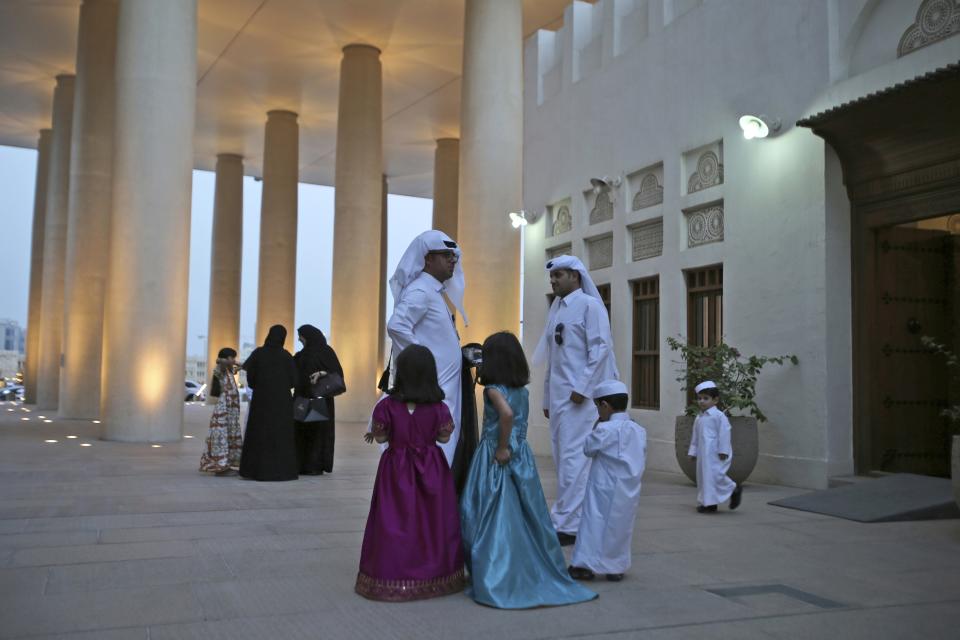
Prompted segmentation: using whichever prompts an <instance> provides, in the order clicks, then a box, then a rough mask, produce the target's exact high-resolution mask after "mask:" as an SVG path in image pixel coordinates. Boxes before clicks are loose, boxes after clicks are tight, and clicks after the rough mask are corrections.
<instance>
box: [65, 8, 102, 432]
mask: <svg viewBox="0 0 960 640" xmlns="http://www.w3.org/2000/svg"><path fill="white" fill-rule="evenodd" d="M116 50H117V2H116V0H84V3H83V5H82V6H81V7H80V33H79V36H78V38H77V80H76V92H75V97H74V103H73V141H72V143H71V145H70V153H71V156H70V205H69V214H68V216H67V219H68V222H67V257H66V268H65V270H64V271H65V277H64V292H63V293H64V308H63V369H62V375H61V376H60V407H59V412H58V413H59V415H60V417H63V418H87V419H89V418H98V417H100V362H101V357H102V353H103V305H104V297H105V294H106V284H107V268H108V266H109V263H110V261H109V252H110V211H111V206H110V205H111V201H112V199H113V180H112V178H113V112H114V99H115V94H114V80H113V78H114V68H115V66H116Z"/></svg>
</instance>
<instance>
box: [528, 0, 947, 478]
mask: <svg viewBox="0 0 960 640" xmlns="http://www.w3.org/2000/svg"><path fill="white" fill-rule="evenodd" d="M958 61H960V5H958V4H957V3H954V2H939V1H937V0H924V1H922V2H921V1H920V0H916V1H902V0H886V1H884V0H854V1H844V0H801V1H798V2H789V3H771V2H766V1H764V0H739V1H725V2H717V1H709V0H707V1H703V2H701V1H699V0H663V1H659V0H658V1H654V0H649V1H648V0H599V1H598V2H595V3H586V2H574V3H573V4H572V5H570V6H568V7H567V9H566V12H565V14H564V21H563V27H562V28H560V29H559V30H557V31H545V30H541V31H540V32H538V33H537V34H536V35H534V36H533V37H530V38H528V39H527V40H526V48H525V67H524V68H525V82H524V87H525V96H524V102H525V117H524V208H525V210H526V212H527V217H528V219H532V220H535V222H533V223H531V224H529V225H528V226H527V227H525V231H524V233H525V265H524V266H525V276H524V278H525V282H524V303H523V308H524V323H523V324H524V346H525V348H526V349H527V351H528V353H532V350H533V348H534V346H535V345H536V342H537V339H538V338H539V335H540V331H541V330H542V327H543V324H544V321H545V317H546V312H547V309H548V299H547V297H546V294H547V293H548V292H549V286H548V281H547V275H546V272H545V270H544V263H545V261H546V260H547V259H549V258H550V257H552V256H554V255H557V254H560V253H572V254H574V255H577V256H579V257H581V258H582V259H583V261H584V263H585V264H586V265H587V266H588V268H589V269H590V270H591V274H592V276H593V279H594V280H595V281H596V282H597V284H598V285H599V286H600V289H601V292H602V294H603V295H604V297H605V298H606V300H605V302H606V303H607V305H608V307H609V309H610V310H611V314H610V315H611V324H612V328H613V335H614V340H615V345H616V357H617V362H618V365H619V369H620V373H621V377H622V378H623V380H624V381H626V382H627V383H628V386H629V387H630V389H631V396H632V397H631V404H632V408H631V410H630V412H631V415H632V416H633V417H634V418H635V419H636V420H637V421H638V422H639V423H640V424H642V425H644V426H645V427H646V428H647V432H648V447H649V448H648V466H649V468H652V469H661V470H672V471H675V470H677V468H678V467H677V461H676V453H675V450H674V449H675V436H674V429H675V418H676V416H678V415H680V414H681V413H682V412H683V408H684V406H685V404H686V396H685V394H684V393H683V392H682V391H681V389H680V384H679V383H678V382H677V381H676V378H677V376H678V373H677V362H676V361H677V360H679V358H678V357H677V354H676V353H674V352H671V351H670V350H669V349H668V347H667V344H666V339H667V338H668V337H676V338H677V339H679V340H682V341H688V342H692V343H695V344H712V343H714V342H715V341H717V340H719V339H721V338H722V339H724V340H725V341H726V342H728V343H729V344H731V345H734V346H735V347H737V348H738V349H739V350H740V351H741V352H743V353H744V354H763V355H781V354H795V355H797V356H798V357H799V360H800V364H799V365H798V366H785V367H782V368H776V367H774V368H771V369H767V370H764V372H763V374H762V375H761V377H760V382H759V385H758V401H759V403H760V405H761V406H762V407H763V409H764V412H765V413H766V414H767V416H768V417H769V421H768V422H767V423H764V424H761V425H760V457H759V462H758V465H757V468H756V471H755V472H754V474H753V476H752V478H753V479H754V480H756V481H768V482H775V483H781V484H789V485H796V486H804V487H826V486H827V485H828V484H829V482H830V479H831V478H834V477H837V476H843V475H847V474H851V473H853V472H854V471H857V472H868V471H871V470H898V471H903V470H913V471H918V472H921V473H927V472H930V473H935V474H936V473H937V471H936V468H934V467H931V466H929V465H930V464H934V462H931V461H924V460H925V459H923V460H922V457H923V456H928V457H935V456H937V455H940V453H938V452H937V448H938V446H939V445H937V442H939V439H940V438H941V435H942V434H940V431H939V430H942V429H944V428H945V427H943V423H942V421H941V420H940V419H939V418H938V415H937V412H936V411H935V410H934V409H935V408H936V407H937V406H942V405H943V404H944V403H945V401H946V399H947V398H946V396H947V394H949V393H955V392H952V391H951V390H949V389H947V388H944V389H941V388H940V386H936V388H934V387H933V386H931V385H927V386H926V387H923V388H918V389H915V390H913V391H910V390H907V389H905V388H904V386H903V383H902V382H901V383H900V386H899V387H896V382H895V381H894V382H891V381H889V380H888V381H886V382H884V381H883V380H879V379H875V380H873V381H872V382H868V381H867V379H866V378H865V375H866V373H867V372H868V371H870V370H871V369H872V370H874V371H875V370H877V369H878V367H879V368H880V369H884V370H885V369H886V368H887V367H889V368H890V369H889V370H890V371H891V372H892V371H894V370H897V369H899V368H900V367H901V364H898V361H897V360H896V358H897V353H898V352H897V350H898V349H900V350H905V352H910V351H911V350H912V354H922V355H919V356H918V355H910V357H912V358H920V357H922V358H924V360H923V364H921V365H917V366H919V367H920V369H922V370H923V371H925V372H931V371H933V372H936V371H939V369H938V368H937V367H940V365H939V364H937V363H936V362H934V360H932V358H933V357H934V356H932V355H930V354H928V353H922V352H923V348H922V345H921V344H920V342H919V338H920V337H921V335H925V334H928V333H931V334H932V335H934V336H935V337H939V338H941V339H945V340H948V341H949V339H950V336H953V335H958V333H957V331H956V330H955V329H956V328H957V327H958V326H960V325H958V324H957V321H956V317H957V314H956V312H955V311H954V309H956V308H957V303H958V302H960V300H958V294H957V291H958V287H957V279H956V275H957V274H956V269H955V267H954V266H951V265H955V264H956V262H957V261H954V262H951V260H953V258H952V257H951V256H954V255H955V253H954V252H955V251H956V249H955V247H956V246H957V242H956V240H957V234H958V233H960V217H958V216H956V215H953V216H951V215H949V212H950V209H949V207H948V206H946V205H944V206H943V207H930V208H928V209H924V208H923V207H919V208H918V207H914V208H913V209H912V211H911V212H910V213H909V215H905V216H904V217H902V218H898V219H897V220H890V221H888V222H887V223H886V224H885V226H884V225H880V226H877V225H873V226H871V227H870V230H865V231H864V232H863V233H864V235H862V236H861V235H860V233H859V232H858V226H857V225H858V224H859V223H858V222H857V220H858V217H857V216H858V214H857V207H858V206H859V205H857V202H856V198H854V204H855V205H856V206H854V207H853V208H852V207H851V194H850V193H848V191H849V190H850V189H851V182H850V177H851V175H853V174H852V173H851V168H850V167H849V166H848V164H847V163H848V161H849V154H847V155H845V154H844V153H842V151H843V149H844V147H843V146H842V145H841V144H840V143H839V142H836V143H835V144H828V143H826V142H825V141H824V138H823V137H821V135H822V133H819V132H817V126H816V124H807V125H805V126H798V124H797V123H798V121H802V120H803V119H805V118H808V119H809V118H811V117H813V116H816V115H817V114H821V113H826V114H827V117H828V119H829V117H832V116H831V115H830V114H831V113H833V112H832V111H829V110H833V109H835V108H837V107H840V106H841V105H844V104H846V103H850V102H851V101H858V100H862V99H864V97H866V96H869V94H872V93H874V92H883V91H884V90H888V91H889V90H890V88H891V87H894V85H896V84H897V83H903V82H909V81H911V80H913V79H915V78H917V77H918V76H921V75H923V74H926V73H930V72H934V71H935V70H937V69H941V70H943V69H944V68H946V67H948V66H949V65H951V64H954V63H957V62H958ZM955 75H956V74H952V72H950V71H949V70H948V71H942V72H941V76H943V77H947V79H946V80H943V81H944V82H947V83H951V84H950V86H951V87H953V86H954V85H955V84H956V82H955ZM938 77H940V76H938ZM904 90H913V89H910V88H909V87H908V88H907V89H904ZM951 91H953V89H951ZM944 95H945V96H953V95H954V94H953V93H947V94H944ZM886 99H887V97H884V96H880V97H878V98H877V99H876V100H875V101H874V102H876V103H877V104H879V102H880V101H882V100H886ZM953 99H954V98H947V97H944V98H943V100H953ZM888 101H889V100H888ZM874 102H870V105H872V104H874ZM928 102H933V101H932V100H930V101H928ZM950 104H953V102H950ZM870 105H868V107H869V106H870ZM871 108H872V107H871ZM841 111H842V110H841ZM747 114H752V115H756V116H761V115H762V116H764V120H765V121H767V122H769V123H770V125H771V127H772V128H776V124H777V121H779V130H776V131H773V130H772V131H771V135H770V136H769V137H767V138H765V139H753V140H748V139H745V137H744V135H743V133H742V131H741V128H740V126H739V124H738V120H739V118H740V117H741V116H743V115H747ZM909 117H910V116H909V113H903V114H901V116H899V117H898V116H897V114H896V113H895V112H892V113H890V114H888V115H886V116H885V117H884V118H883V119H882V120H880V123H881V125H883V126H886V125H887V124H895V123H896V121H897V120H898V119H904V120H908V119H909ZM811 122H812V121H811ZM941 125H942V126H943V127H945V128H947V129H949V128H950V124H949V121H945V122H944V123H941ZM811 127H812V128H813V129H814V130H811ZM952 127H953V129H956V123H955V120H954V121H953V125H952ZM849 128H850V127H848V129H849ZM835 146H836V148H835ZM948 146H949V145H948ZM900 155H901V156H902V157H906V156H907V155H909V154H906V153H902V154H900ZM955 155H956V152H954V156H955ZM955 160H956V158H952V159H951V158H945V159H937V160H936V162H938V163H940V165H938V166H941V167H946V169H945V170H944V171H946V173H944V172H943V171H941V173H940V174H939V175H940V176H941V177H940V178H939V180H941V181H943V180H947V179H949V180H954V179H955V178H956V169H955V168H956V165H955V164H951V163H953V162H955ZM907 168H909V169H910V170H913V171H916V170H919V169H913V166H911V167H906V168H903V169H901V170H898V171H900V173H897V174H896V175H895V176H884V177H883V179H884V180H888V181H889V184H890V185H894V183H895V182H896V181H897V180H899V182H896V184H897V185H901V186H895V185H894V186H890V189H891V190H892V189H894V188H897V189H899V188H902V184H903V183H904V178H903V176H905V175H907ZM951 172H952V173H951ZM845 175H846V178H847V181H846V184H845ZM944 176H946V178H944ZM591 178H598V179H599V180H595V181H594V184H591ZM871 179H874V178H873V177H871ZM877 179H879V178H877ZM931 180H934V179H933V178H931ZM595 184H596V185H599V186H594V185H595ZM911 184H913V183H911ZM851 193H852V192H851ZM952 211H953V213H956V212H957V211H960V207H958V208H955V209H953V210H952ZM894 223H899V224H894ZM922 228H925V229H926V230H927V231H922V230H920V229H922ZM864 229H867V227H864ZM923 233H926V234H927V236H924V237H923V238H919V237H914V236H916V235H917V234H923ZM884 234H887V236H889V237H887V236H884ZM889 234H895V237H894V236H890V235H889ZM910 234H913V235H910ZM908 235H909V236H910V237H909V238H907V239H906V240H904V239H903V238H904V236H908ZM859 238H865V239H866V240H864V241H863V243H861V240H860V239H859ZM884 242H886V243H887V244H886V245H884V244H883V243H884ZM918 242H931V243H934V244H933V245H931V246H935V247H936V249H934V250H931V251H932V252H933V254H935V255H937V256H939V257H938V258H937V260H940V262H937V263H936V265H933V266H931V267H930V268H932V269H933V270H935V271H936V270H937V269H939V272H938V273H942V274H943V276H944V277H943V285H942V286H941V287H940V290H938V291H939V292H930V291H928V292H925V293H918V292H917V287H913V285H910V284H905V285H904V286H905V287H907V288H908V289H909V288H911V287H913V291H912V292H908V293H907V294H905V295H900V296H899V297H898V296H895V295H894V296H890V295H889V292H888V300H887V302H883V301H882V296H883V292H882V291H879V290H878V291H877V295H876V296H875V299H874V298H870V299H863V300H861V298H859V297H858V292H859V291H862V290H863V283H864V282H865V280H864V279H863V278H861V277H859V275H858V274H861V273H866V272H865V271H864V269H866V266H865V265H866V264H867V263H866V261H867V259H868V256H866V253H869V254H870V255H871V256H872V255H873V253H871V252H873V251H874V248H875V247H883V246H886V247H891V246H893V247H897V246H900V245H903V246H908V247H912V249H911V251H913V250H914V249H916V247H918V246H919V245H917V243H918ZM858 243H859V244H858ZM951 243H952V244H951ZM861 246H864V247H868V250H867V251H866V253H864V254H862V255H861V252H860V251H859V250H858V247H861ZM924 246H926V245H924ZM922 251H926V249H923V250H922ZM876 252H877V253H876V255H877V256H881V257H878V258H876V260H877V261H878V262H877V264H881V262H882V260H887V259H888V258H886V257H884V256H887V255H890V252H889V251H887V252H884V251H882V250H881V249H879V248H878V249H876ZM933 254H931V255H933ZM918 255H927V254H923V253H921V254H918ZM871 259H872V258H871ZM901 267H902V268H900V267H890V269H891V273H904V272H908V273H913V274H915V276H917V277H916V278H915V279H916V280H918V281H920V280H923V281H926V280H924V279H923V278H922V277H919V275H920V272H919V271H918V270H919V269H921V267H919V266H916V265H915V264H913V263H910V264H909V265H906V266H904V265H901ZM951 269H952V270H953V272H952V273H949V272H950V271H951ZM870 277H873V276H872V275H871V276H870ZM898 299H902V300H901V302H902V304H903V305H906V306H904V307H903V308H902V309H901V311H899V312H897V313H902V314H903V315H904V316H905V318H904V326H906V322H907V319H906V318H907V317H912V316H913V315H917V316H918V317H920V316H919V314H921V313H927V312H928V311H929V308H930V307H936V309H938V310H937V311H936V314H937V315H936V319H935V320H934V319H933V318H932V317H931V318H929V319H928V321H925V322H924V323H922V324H923V326H922V327H921V328H917V327H915V328H916V329H917V330H916V331H913V332H912V333H910V334H909V335H907V334H906V333H904V335H903V336H901V335H900V334H899V333H897V336H896V337H893V338H891V337H889V336H887V337H886V338H884V337H883V336H879V335H873V334H869V335H868V333H869V332H868V330H867V329H866V327H868V326H869V327H873V326H874V325H876V324H877V322H878V318H885V317H887V315H885V314H886V313H887V312H886V311H883V309H881V308H879V307H878V310H879V311H880V313H881V315H873V314H871V313H867V312H865V311H864V309H867V307H866V306H865V305H874V304H876V305H881V306H882V305H883V304H888V305H889V304H890V300H893V303H897V300H898ZM914 299H918V300H919V299H930V300H937V301H939V302H938V304H939V306H936V305H930V304H926V306H925V307H924V303H922V302H921V303H917V302H916V301H915V300H914ZM858 300H860V302H857V301H858ZM856 305H860V315H859V316H858V315H857V311H856V310H855V308H854V307H855V306H856ZM910 305H913V306H910ZM921 307H924V308H923V309H921ZM869 308H870V309H873V308H874V307H872V306H871V307H869ZM884 308H886V307H884ZM890 308H892V307H890ZM914 309H917V310H916V311H914ZM890 313H893V312H890ZM914 322H916V324H917V325H920V324H921V323H920V322H919V321H918V320H916V319H914ZM871 330H872V329H871ZM897 331H898V332H899V328H898V329H897ZM861 343H862V344H861ZM867 343H869V344H867ZM858 345H860V346H858ZM891 345H893V346H891ZM885 349H886V350H887V351H890V350H892V351H893V354H892V356H891V355H890V354H888V353H886V352H885V351H884V350H885ZM864 354H866V355H864ZM905 357H906V356H905ZM884 358H887V359H886V360H885V359H884ZM902 366H914V365H912V364H911V365H902ZM542 375H543V372H542V371H536V372H535V377H534V381H533V384H532V385H531V390H532V395H531V403H532V405H531V412H530V415H531V420H532V421H533V424H532V425H531V427H532V428H531V439H532V440H533V442H534V443H535V446H536V447H537V448H538V449H539V451H540V452H543V453H546V452H547V451H549V430H548V427H547V425H546V420H545V419H543V418H542V414H541V412H540V403H541V398H542V379H543V378H542ZM892 375H893V374H892V373H891V374H890V375H889V376H888V377H891V376H892ZM925 375H926V374H925ZM924 379H926V378H924ZM944 379H945V378H944ZM883 384H888V385H890V384H893V385H894V387H895V388H896V389H897V390H896V391H890V392H889V393H887V392H884V393H886V395H880V396H879V398H877V397H876V392H871V391H870V390H871V389H877V388H880V386H882V385H883ZM936 385H941V383H940V382H937V383H936ZM868 393H874V395H873V396H871V397H874V398H875V400H874V401H868V404H869V402H872V403H873V405H874V406H879V407H881V408H883V409H884V410H888V411H887V414H889V415H886V416H885V417H884V416H880V415H879V413H878V412H877V411H874V413H872V414H869V413H867V411H868V409H869V407H867V406H863V407H861V406H860V405H859V404H858V403H859V402H860V400H859V398H862V397H865V394H868ZM910 393H915V394H919V395H914V396H913V397H906V396H909V395H910ZM898 394H900V395H899V396H898ZM924 394H926V395H924ZM931 394H932V395H931ZM921 398H922V399H921ZM911 403H913V404H911ZM918 403H927V404H929V405H930V406H927V407H925V408H922V409H921V408H920V407H919V404H918ZM938 403H939V404H938ZM887 405H889V406H887ZM897 411H901V413H897ZM918 411H926V413H924V414H923V415H921V414H919V413H917V412H918ZM912 421H916V423H917V425H919V426H923V425H926V428H927V429H928V430H932V431H937V434H934V435H929V437H927V436H908V435H904V431H905V430H908V429H912V428H913V427H914V425H913V424H911V422H912ZM924 421H925V422H924ZM921 422H922V423H923V424H921ZM881 423H885V424H887V425H888V426H883V425H882V424H881ZM890 425H894V426H890ZM896 425H899V426H896ZM871 434H872V435H871ZM911 438H913V439H914V440H916V441H912V440H911ZM924 438H926V440H924ZM946 451H947V452H948V451H949V449H947V450H946ZM947 455H948V454H947ZM936 464H939V462H936ZM924 465H926V466H924ZM937 468H938V467H937ZM931 469H933V470H932V471H931Z"/></svg>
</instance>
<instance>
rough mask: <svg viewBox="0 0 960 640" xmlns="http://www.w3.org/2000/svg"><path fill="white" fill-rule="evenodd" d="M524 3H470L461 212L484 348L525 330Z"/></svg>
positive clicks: (469, 337)
mask: <svg viewBox="0 0 960 640" xmlns="http://www.w3.org/2000/svg"><path fill="white" fill-rule="evenodd" d="M521 18H522V16H521V4H520V0H466V20H465V23H464V40H463V89H462V93H461V102H460V195H459V201H460V211H459V223H458V229H457V234H458V235H457V242H458V243H459V244H460V246H461V247H462V249H463V269H464V272H465V275H466V280H467V292H466V300H465V305H466V312H467V314H468V316H469V317H470V326H469V327H467V329H466V330H465V331H464V334H465V335H461V336H460V337H461V339H462V340H463V342H481V343H482V342H483V340H484V338H486V337H487V336H488V335H489V334H491V333H493V332H494V331H499V330H501V329H509V330H511V331H514V332H516V331H518V330H519V326H520V235H519V234H518V233H517V232H516V230H514V229H513V228H512V227H511V226H510V222H509V220H508V218H507V214H509V213H510V211H518V210H519V209H520V205H521V196H522V170H523V162H522V160H523V158H522V155H523V78H522V57H521V54H522V25H521V22H522V21H521Z"/></svg>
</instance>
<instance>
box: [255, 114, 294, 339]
mask: <svg viewBox="0 0 960 640" xmlns="http://www.w3.org/2000/svg"><path fill="white" fill-rule="evenodd" d="M299 135H300V131H299V127H298V125H297V114H295V113H293V112H290V111H270V112H268V113H267V126H266V131H265V134H264V139H263V192H262V195H261V197H260V271H259V276H258V280H257V282H258V286H257V329H256V332H257V334H256V336H255V339H256V343H257V344H262V343H263V339H264V338H266V337H267V331H268V330H269V329H270V327H271V326H272V325H275V324H282V325H283V326H284V327H286V329H287V341H286V343H285V346H286V348H287V350H288V351H292V348H293V345H294V343H295V342H296V339H297V328H296V327H295V326H293V322H294V321H293V312H294V306H295V303H296V295H297V183H298V182H299V169H300V147H299Z"/></svg>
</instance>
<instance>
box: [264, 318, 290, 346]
mask: <svg viewBox="0 0 960 640" xmlns="http://www.w3.org/2000/svg"><path fill="white" fill-rule="evenodd" d="M286 341H287V330H286V329H285V328H284V326H283V325H282V324H275V325H273V326H272V327H270V331H268V332H267V339H266V340H264V341H263V346H265V347H279V348H281V349H283V343H284V342H286Z"/></svg>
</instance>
